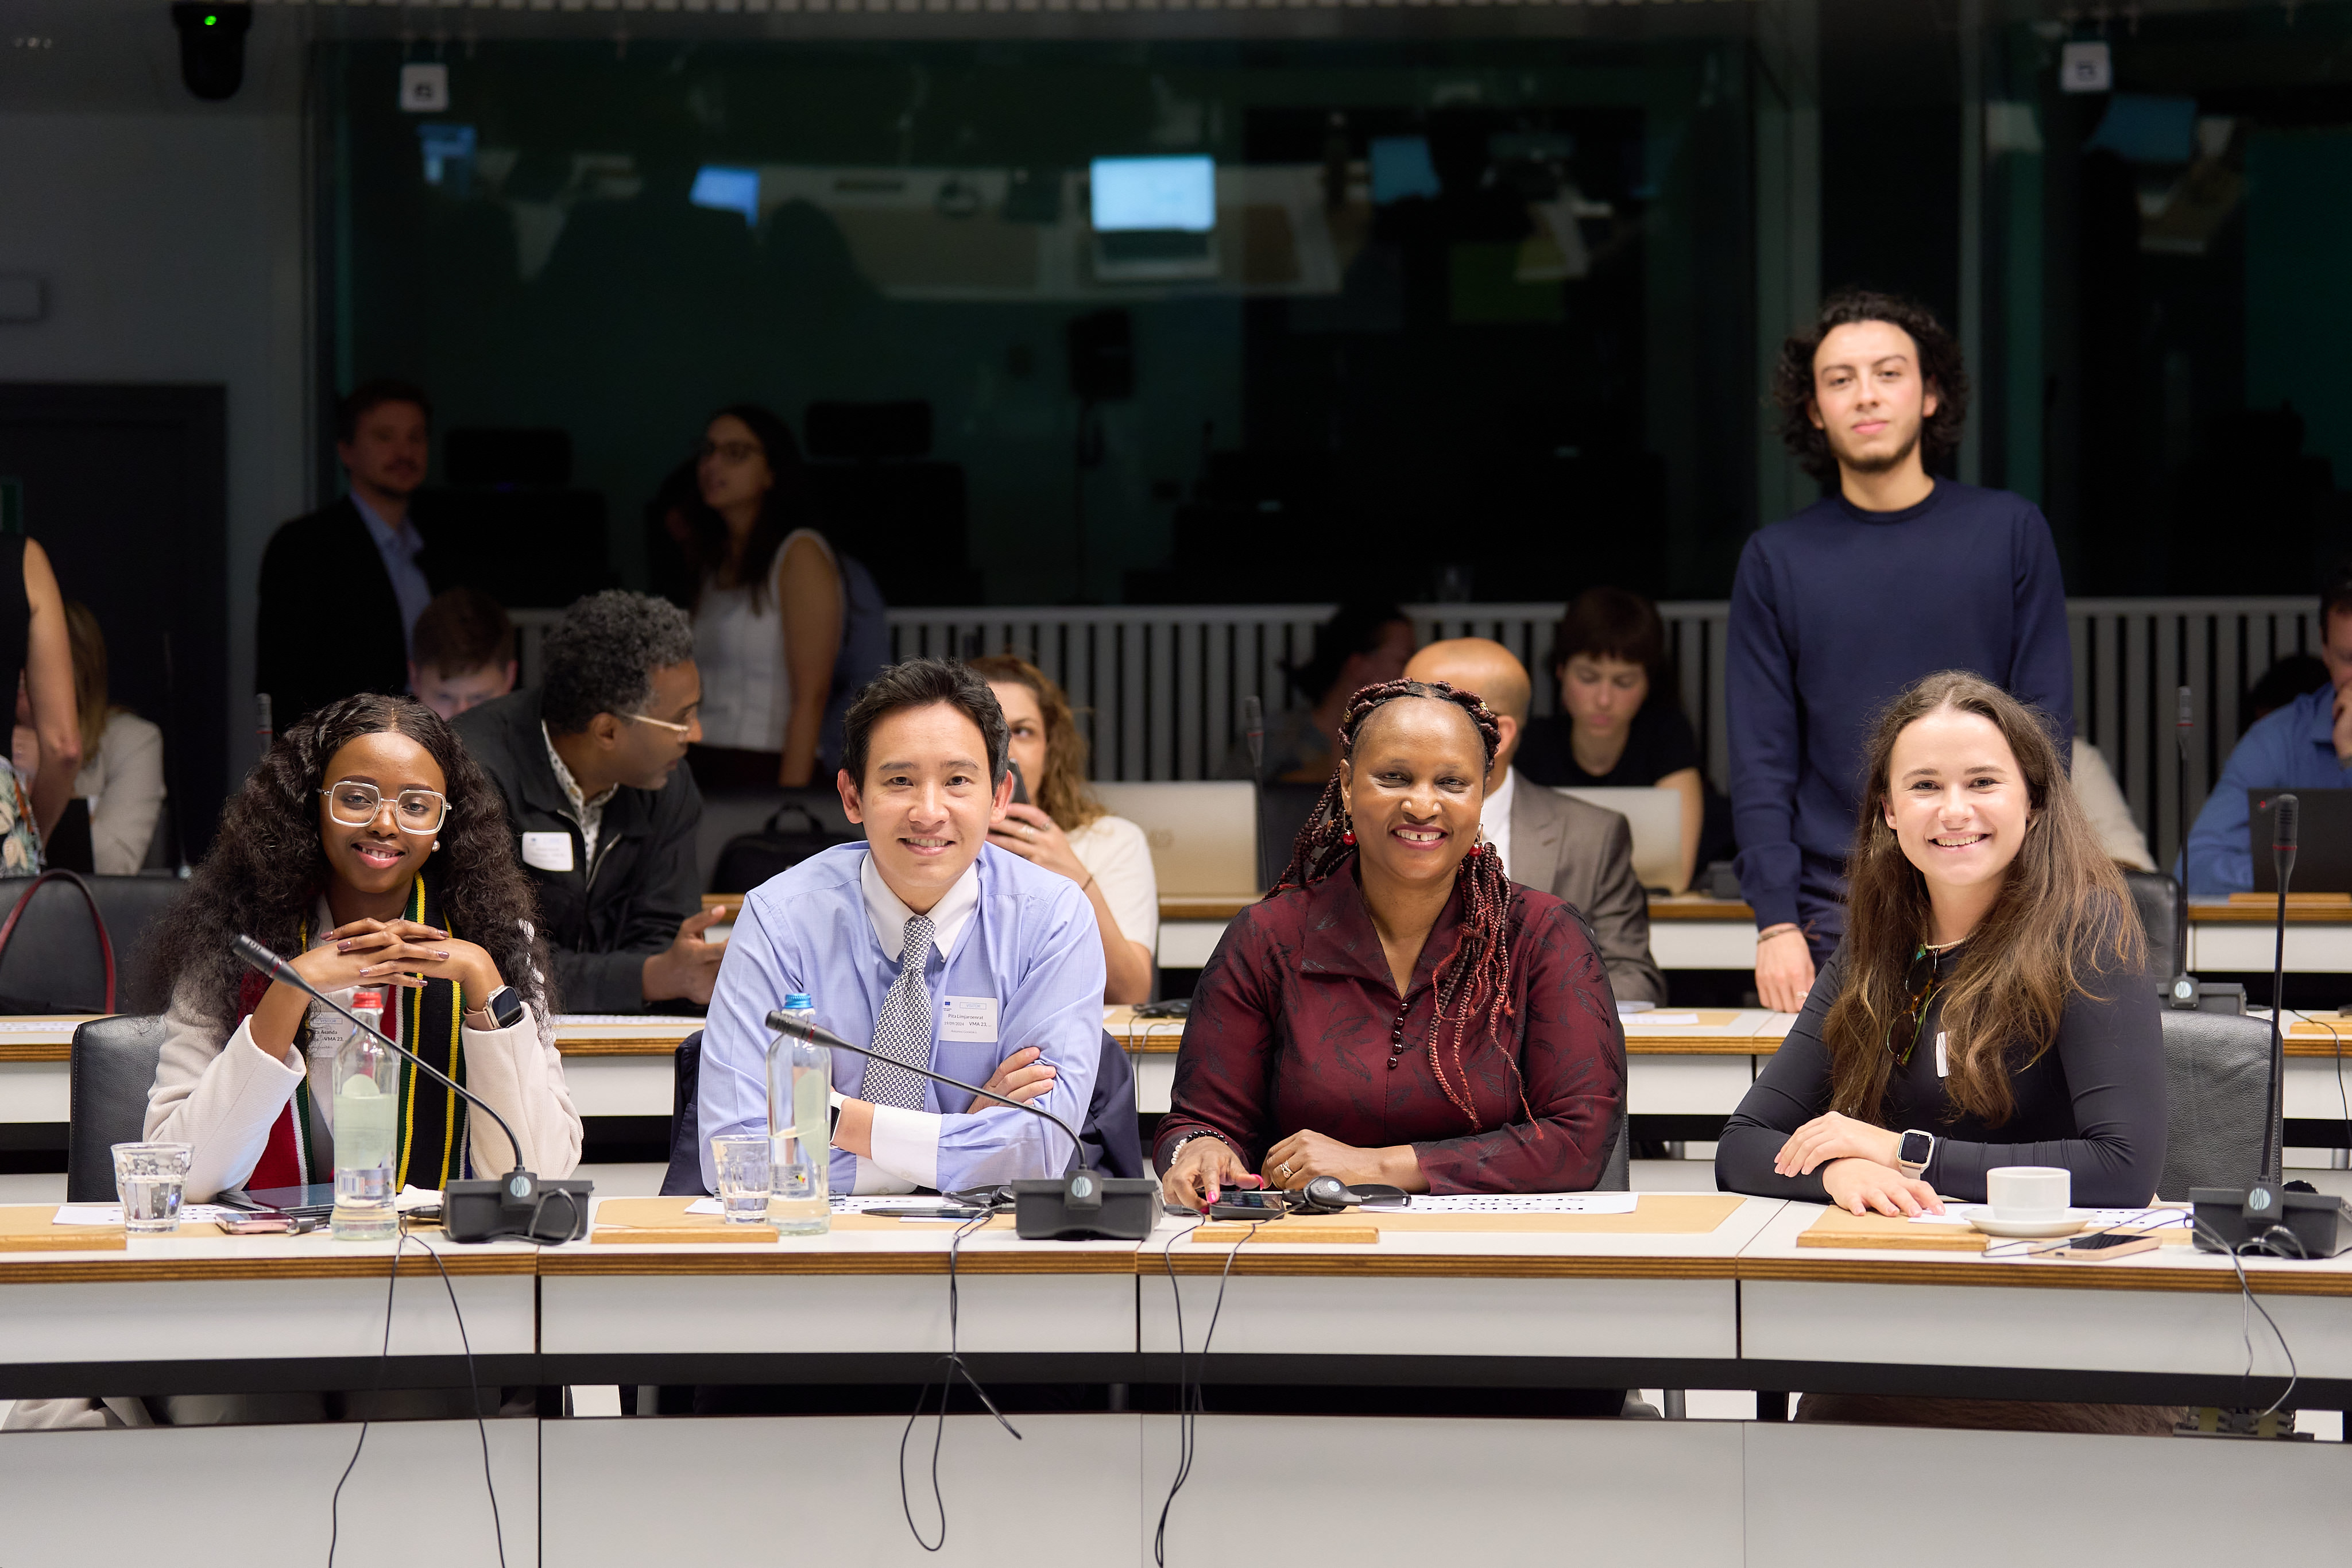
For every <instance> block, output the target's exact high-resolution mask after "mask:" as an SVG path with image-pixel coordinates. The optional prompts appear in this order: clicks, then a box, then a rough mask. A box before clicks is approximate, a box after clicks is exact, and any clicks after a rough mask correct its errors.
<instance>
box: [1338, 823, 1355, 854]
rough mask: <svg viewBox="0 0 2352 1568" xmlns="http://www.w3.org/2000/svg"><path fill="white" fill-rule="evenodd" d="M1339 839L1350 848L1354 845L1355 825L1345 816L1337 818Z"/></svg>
mask: <svg viewBox="0 0 2352 1568" xmlns="http://www.w3.org/2000/svg"><path fill="white" fill-rule="evenodd" d="M1339 841H1340V842H1341V843H1343V844H1346V845H1347V846H1348V847H1349V848H1350V849H1353V848H1355V845H1356V825H1355V824H1354V823H1353V822H1351V821H1349V820H1348V819H1347V818H1346V817H1345V816H1342V817H1341V818H1340V819H1339Z"/></svg>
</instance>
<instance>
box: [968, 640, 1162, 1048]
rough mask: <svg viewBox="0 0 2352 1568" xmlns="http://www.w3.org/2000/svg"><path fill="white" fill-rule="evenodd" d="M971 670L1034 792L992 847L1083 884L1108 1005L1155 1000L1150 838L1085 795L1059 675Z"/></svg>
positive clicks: (1077, 737) (1081, 747)
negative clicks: (1098, 938) (997, 710)
mask: <svg viewBox="0 0 2352 1568" xmlns="http://www.w3.org/2000/svg"><path fill="white" fill-rule="evenodd" d="M967 664H969V666H970V668H971V672H972V673H973V674H976V675H978V676H979V677H980V678H981V679H982V680H983V681H986V682H987V683H988V689H989V690H990V691H992V692H994V693H995V694H996V706H999V707H1001V708H1003V710H1004V727H1005V728H1006V729H1007V730H1008V731H1010V732H1011V735H1012V740H1011V748H1012V754H1013V766H1014V767H1015V768H1019V769H1020V770H1021V777H1022V778H1023V779H1024V780H1026V781H1027V783H1028V787H1029V800H1028V801H1027V802H1026V803H1025V804H1024V802H1022V801H1018V800H1016V801H1014V802H1013V804H1012V805H1010V806H1007V807H1006V808H1005V809H1004V816H1003V820H1002V821H999V822H997V823H996V824H995V825H994V826H993V827H992V828H990V829H989V830H988V841H989V842H990V843H992V844H994V845H995V846H996V847H997V848H998V849H1000V850H1006V851H1009V852H1012V853H1013V854H1016V855H1019V856H1020V857H1021V858H1022V859H1023V860H1025V861H1027V862H1029V863H1030V864H1032V865H1039V866H1044V867H1045V869H1046V870H1047V871H1056V872H1059V873H1062V874H1063V875H1064V876H1066V877H1068V878H1069V879H1070V880H1071V881H1072V882H1075V883H1077V884H1078V889H1079V891H1080V892H1082V893H1084V894H1086V895H1087V903H1088V904H1092V905H1093V906H1094V911H1095V928H1096V929H1097V931H1099V932H1100V933H1101V934H1102V945H1103V1000H1105V1001H1107V1002H1140V1001H1144V1000H1147V999H1149V998H1150V995H1151V968H1152V963H1153V956H1152V955H1153V952H1154V948H1155V945H1156V944H1157V943H1158V942H1159V940H1160V879H1159V877H1158V876H1157V875H1156V874H1155V873H1153V871H1152V869H1151V844H1150V841H1149V840H1147V839H1146V838H1145V837H1144V836H1143V829H1142V828H1141V827H1140V826H1139V825H1137V824H1136V823H1134V822H1130V821H1128V820H1127V819H1126V818H1125V817H1115V816H1113V815H1111V814H1110V813H1109V812H1108V811H1106V810H1103V804H1102V802H1101V801H1100V800H1096V799H1095V796H1094V791H1093V790H1091V789H1087V737H1085V736H1083V735H1081V734H1079V733H1078V721H1077V716H1076V715H1075V714H1074V713H1072V712H1071V710H1070V699H1069V698H1068V697H1067V696H1066V695H1063V692H1062V688H1061V687H1060V686H1058V685H1055V684H1054V677H1053V676H1051V675H1049V674H1046V673H1045V671H1043V670H1041V669H1039V668H1038V667H1037V666H1036V665H1034V664H1031V663H1030V662H1029V661H1028V660H1026V659H1024V658H1020V657H1017V656H1016V655H1014V654H1012V653H991V654H989V655H987V656H986V657H984V658H978V659H971V660H969V661H967Z"/></svg>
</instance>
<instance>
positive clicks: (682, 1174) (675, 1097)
mask: <svg viewBox="0 0 2352 1568" xmlns="http://www.w3.org/2000/svg"><path fill="white" fill-rule="evenodd" d="M701 1087H702V1031H701V1030H695V1031H694V1032H693V1033H692V1034H690V1035H688V1036H687V1037H686V1038H685V1039H684V1040H679V1041H678V1042H677V1051H674V1052H672V1053H671V1055H670V1059H669V1169H667V1171H664V1172H663V1173H662V1184H661V1195H662V1197H686V1196H688V1194H691V1195H693V1196H694V1197H709V1195H710V1189H709V1187H707V1186H703V1185H702V1139H701V1136H700V1135H699V1134H698V1133H697V1131H696V1127H697V1123H696V1120H695V1104H696V1103H697V1098H698V1095H699V1093H700V1092H701Z"/></svg>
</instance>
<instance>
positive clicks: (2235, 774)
mask: <svg viewBox="0 0 2352 1568" xmlns="http://www.w3.org/2000/svg"><path fill="white" fill-rule="evenodd" d="M2249 789H2352V768H2346V767H2345V766H2344V765H2343V764H2342V763H2340V762H2338V761H2336V688H2335V687H2334V686H2322V687H2320V688H2319V689H2318V690H2317V691H2315V692H2306V693H2305V694H2304V695H2302V696H2299V697H2297V698H2295V699H2294V701H2293V702H2291V703H2289V704H2287V705H2286V706H2284V707H2283V708H2280V709H2279V710H2278V711H2277V712H2275V713H2269V714H2264V715H2263V716H2262V718H2261V719H2259V720H2257V721H2256V723H2255V725H2254V727H2253V728H2252V729H2250V730H2248V731H2246V735H2245V738H2244V739H2242V740H2241V741H2239V742H2238V748H2237V749H2236V750H2235V751H2232V752H2231V753H2230V760H2229V761H2227V762H2226V763H2223V764H2222V765H2221V779H2219V780H2218V781H2216V782H2215V784H2214V786H2213V792H2212V793H2211V794H2210V795H2208V796H2207V797H2206V798H2205V809H2204V810H2201V811H2200V812H2198V813H2197V822H2196V825H2195V826H2194V827H2191V828H2190V829H2189V894H2190V896H2192V897H2196V898H2218V897H2221V895H2222V894H2231V893H2247V892H2251V891H2252V888H2253V885H2254V854H2253V850H2252V847H2251V846H2250V845H2249V844H2248V842H2247V839H2246V791H2247V790H2249Z"/></svg>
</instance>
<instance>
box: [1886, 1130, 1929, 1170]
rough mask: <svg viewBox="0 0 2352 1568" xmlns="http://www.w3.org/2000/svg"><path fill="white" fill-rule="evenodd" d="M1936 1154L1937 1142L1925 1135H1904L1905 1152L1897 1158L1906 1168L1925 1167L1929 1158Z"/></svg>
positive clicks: (1914, 1133) (1915, 1133)
mask: <svg viewBox="0 0 2352 1568" xmlns="http://www.w3.org/2000/svg"><path fill="white" fill-rule="evenodd" d="M1935 1152H1936V1140H1935V1139H1934V1138H1932V1137H1930V1136H1928V1135H1927V1134H1925V1133H1917V1132H1913V1133H1906V1134H1903V1150H1902V1152H1901V1153H1900V1154H1899V1155H1896V1156H1895V1157H1896V1158H1897V1159H1899V1160H1901V1161H1902V1162H1903V1163H1904V1164H1905V1165H1906V1166H1924V1165H1926V1164H1927V1156H1928V1155H1932V1154H1934V1153H1935Z"/></svg>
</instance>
